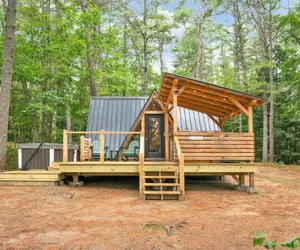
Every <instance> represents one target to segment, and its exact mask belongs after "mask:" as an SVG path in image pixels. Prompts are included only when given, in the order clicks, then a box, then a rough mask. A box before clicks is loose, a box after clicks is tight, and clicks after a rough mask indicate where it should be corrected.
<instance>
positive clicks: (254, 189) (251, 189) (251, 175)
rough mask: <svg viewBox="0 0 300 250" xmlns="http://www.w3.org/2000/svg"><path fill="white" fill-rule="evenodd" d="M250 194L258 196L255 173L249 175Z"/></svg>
mask: <svg viewBox="0 0 300 250" xmlns="http://www.w3.org/2000/svg"><path fill="white" fill-rule="evenodd" d="M248 193H249V194H256V193H257V189H256V188H254V172H251V173H249V188H248Z"/></svg>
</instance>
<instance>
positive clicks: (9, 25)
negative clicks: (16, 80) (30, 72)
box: [0, 0, 17, 170]
mask: <svg viewBox="0 0 300 250" xmlns="http://www.w3.org/2000/svg"><path fill="white" fill-rule="evenodd" d="M4 9H5V24H6V25H5V39H4V53H3V65H2V83H1V89H0V100H1V102H0V170H2V169H4V168H5V165H6V145H7V133H8V114H9V104H10V90H11V85H12V71H13V68H12V64H13V58H14V37H15V26H16V14H17V0H10V1H8V2H7V5H4Z"/></svg>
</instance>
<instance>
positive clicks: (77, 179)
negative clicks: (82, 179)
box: [72, 174, 79, 182]
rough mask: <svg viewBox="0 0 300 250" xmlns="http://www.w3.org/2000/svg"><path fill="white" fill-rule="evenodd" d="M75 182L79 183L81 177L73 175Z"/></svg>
mask: <svg viewBox="0 0 300 250" xmlns="http://www.w3.org/2000/svg"><path fill="white" fill-rule="evenodd" d="M72 178H73V182H78V181H79V176H78V175H77V174H74V175H72Z"/></svg>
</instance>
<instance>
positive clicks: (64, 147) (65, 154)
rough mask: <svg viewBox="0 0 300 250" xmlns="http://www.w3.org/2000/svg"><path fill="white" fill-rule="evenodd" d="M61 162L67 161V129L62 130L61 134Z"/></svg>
mask: <svg viewBox="0 0 300 250" xmlns="http://www.w3.org/2000/svg"><path fill="white" fill-rule="evenodd" d="M63 162H64V163H66V162H68V130H66V129H65V130H64V136H63Z"/></svg>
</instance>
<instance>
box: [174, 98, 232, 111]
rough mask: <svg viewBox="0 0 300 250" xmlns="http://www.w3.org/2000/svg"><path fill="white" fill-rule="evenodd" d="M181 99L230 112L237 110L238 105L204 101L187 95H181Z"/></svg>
mask: <svg viewBox="0 0 300 250" xmlns="http://www.w3.org/2000/svg"><path fill="white" fill-rule="evenodd" d="M179 101H183V102H187V103H191V104H195V105H203V106H209V107H210V108H211V109H215V110H220V111H224V112H229V113H231V112H233V111H235V110H236V107H234V108H228V107H223V106H222V105H215V104H212V103H207V102H205V101H203V99H200V100H195V99H192V98H186V97H185V98H183V97H182V96H181V97H180V99H179Z"/></svg>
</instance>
